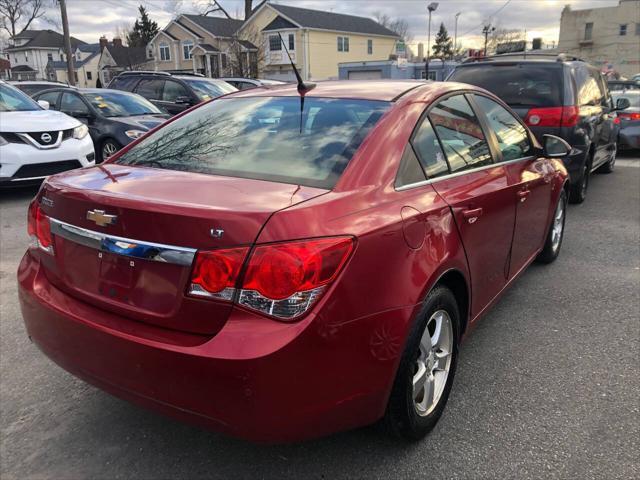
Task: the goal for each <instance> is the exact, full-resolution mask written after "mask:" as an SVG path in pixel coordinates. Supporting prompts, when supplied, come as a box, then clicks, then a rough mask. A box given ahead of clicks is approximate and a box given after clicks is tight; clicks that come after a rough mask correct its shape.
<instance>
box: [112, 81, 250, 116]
mask: <svg viewBox="0 0 640 480" xmlns="http://www.w3.org/2000/svg"><path fill="white" fill-rule="evenodd" d="M109 88H115V89H116V90H125V91H127V92H132V93H137V94H138V95H141V96H143V97H144V98H146V99H147V100H149V101H150V102H151V103H153V104H154V105H155V106H156V107H158V108H160V109H162V110H165V111H166V112H167V113H169V114H170V115H176V114H178V113H180V112H183V111H185V110H186V109H187V108H189V107H192V106H193V105H197V104H198V103H200V102H204V101H207V100H210V99H212V98H216V97H220V96H221V95H226V94H227V93H231V92H237V91H238V89H237V88H235V87H234V86H232V85H230V84H228V83H227V82H225V81H223V80H219V79H214V78H207V77H202V76H198V75H186V74H183V75H172V74H170V73H168V72H147V71H128V72H123V73H121V74H120V75H118V76H117V77H115V78H114V79H113V80H111V83H109Z"/></svg>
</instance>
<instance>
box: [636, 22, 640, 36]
mask: <svg viewBox="0 0 640 480" xmlns="http://www.w3.org/2000/svg"><path fill="white" fill-rule="evenodd" d="M636 35H640V23H636Z"/></svg>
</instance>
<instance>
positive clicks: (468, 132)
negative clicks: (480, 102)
mask: <svg viewBox="0 0 640 480" xmlns="http://www.w3.org/2000/svg"><path fill="white" fill-rule="evenodd" d="M429 118H430V119H431V123H432V124H433V127H434V128H435V130H436V132H437V134H438V137H439V138H440V142H441V144H442V148H443V149H444V153H445V155H446V156H447V161H448V163H449V168H450V170H451V173H456V172H460V171H464V170H469V169H471V168H478V167H482V166H485V165H489V164H491V163H492V161H493V160H492V158H491V152H490V150H489V145H488V144H487V141H486V139H485V137H484V133H483V132H482V127H481V126H480V122H479V121H478V119H477V118H476V115H475V114H474V113H473V110H472V109H471V105H469V102H468V101H467V99H466V98H465V97H464V95H454V96H452V97H448V98H446V99H444V100H442V101H440V102H438V103H437V104H436V105H435V106H434V107H433V108H432V109H431V111H430V112H429Z"/></svg>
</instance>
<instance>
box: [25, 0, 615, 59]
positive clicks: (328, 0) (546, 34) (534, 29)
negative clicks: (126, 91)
mask: <svg viewBox="0 0 640 480" xmlns="http://www.w3.org/2000/svg"><path fill="white" fill-rule="evenodd" d="M45 1H48V2H50V4H51V5H55V2H54V0H45ZM198 2H206V0H67V10H68V14H69V23H70V26H71V34H72V35H73V36H75V37H77V38H79V39H81V40H84V41H86V42H90V43H94V42H97V41H98V38H99V37H100V36H101V35H106V36H107V37H109V39H111V38H112V37H113V35H114V34H115V33H116V32H117V31H118V29H119V28H122V27H124V26H130V25H132V24H133V22H134V21H135V18H136V16H137V13H138V12H137V8H138V5H139V4H142V5H144V6H145V7H146V8H147V10H148V11H149V13H150V15H151V17H152V18H153V19H154V20H155V21H156V22H158V25H159V26H160V28H162V27H164V26H165V25H166V24H167V23H168V22H169V21H170V20H171V18H172V17H174V16H175V14H176V13H193V12H195V11H196V10H197V3H198ZM429 2H430V0H428V1H427V0H276V1H273V3H282V4H286V5H293V6H299V7H306V8H311V9H318V10H330V11H334V12H338V13H348V14H352V15H360V16H372V15H373V13H374V12H375V11H381V12H384V13H386V14H388V15H390V16H391V17H393V18H398V17H399V18H403V19H405V20H406V21H407V22H408V23H409V25H410V28H411V33H412V34H413V36H414V41H413V43H414V44H415V43H417V42H419V41H422V42H426V37H427V8H426V6H427V4H428V3H429ZM220 3H221V4H222V6H223V7H224V8H225V9H226V10H227V11H228V12H229V13H230V14H231V15H233V16H238V17H239V18H240V17H241V16H242V15H243V12H244V10H243V8H244V7H243V5H244V2H243V0H220ZM258 3H259V1H258V0H254V4H258ZM439 3H440V5H439V6H438V9H437V10H436V11H435V12H434V14H433V16H432V27H431V32H432V38H433V35H435V31H436V30H437V28H438V26H439V25H440V22H444V24H445V26H446V27H447V29H448V30H449V33H450V35H451V36H452V37H453V33H454V16H455V14H456V13H457V12H461V13H460V16H459V20H458V42H459V43H460V44H462V45H464V46H466V47H474V46H479V43H480V42H481V30H482V25H483V24H484V23H485V22H491V23H492V24H493V25H497V26H499V27H500V28H508V29H521V30H524V29H526V30H527V38H528V39H529V40H531V39H532V38H534V37H543V38H544V40H545V42H548V43H551V42H553V41H555V42H557V39H558V27H559V23H560V12H561V11H562V8H563V7H564V5H566V4H570V5H571V7H572V8H573V9H583V8H593V7H605V6H611V5H616V4H617V3H618V1H617V0H509V1H508V0H441V1H440V2H439ZM48 17H49V19H50V20H51V21H52V22H53V24H51V23H50V24H49V26H48V27H45V25H44V23H43V22H40V23H39V24H36V25H34V26H32V27H31V28H39V27H45V28H51V27H52V26H53V27H54V28H55V27H59V25H60V20H59V18H60V16H59V12H58V11H57V10H56V9H55V8H54V7H52V8H50V11H49V13H48Z"/></svg>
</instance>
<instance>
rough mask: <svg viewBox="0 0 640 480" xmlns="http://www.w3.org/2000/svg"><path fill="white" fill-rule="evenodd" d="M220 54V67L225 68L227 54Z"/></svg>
mask: <svg viewBox="0 0 640 480" xmlns="http://www.w3.org/2000/svg"><path fill="white" fill-rule="evenodd" d="M220 56H221V57H222V58H221V60H220V62H221V64H222V68H227V54H226V53H223V54H222V55H220Z"/></svg>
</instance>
